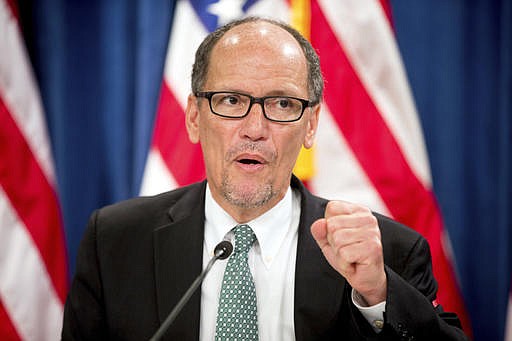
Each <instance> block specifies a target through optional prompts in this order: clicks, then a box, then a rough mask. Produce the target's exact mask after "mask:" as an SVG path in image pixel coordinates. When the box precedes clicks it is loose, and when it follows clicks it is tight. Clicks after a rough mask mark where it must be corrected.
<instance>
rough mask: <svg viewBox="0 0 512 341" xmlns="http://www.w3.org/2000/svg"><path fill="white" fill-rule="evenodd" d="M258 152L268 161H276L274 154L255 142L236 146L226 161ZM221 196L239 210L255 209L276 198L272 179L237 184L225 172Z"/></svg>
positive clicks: (230, 151)
mask: <svg viewBox="0 0 512 341" xmlns="http://www.w3.org/2000/svg"><path fill="white" fill-rule="evenodd" d="M254 151H258V152H259V153H261V154H262V155H264V156H265V157H266V159H267V160H269V161H274V160H275V159H276V154H275V153H274V152H269V151H268V150H265V149H264V148H263V147H261V145H260V144H258V143H256V142H246V143H244V144H241V145H238V146H236V147H234V148H232V149H231V150H229V152H228V153H227V155H226V160H227V161H228V160H232V159H233V158H234V156H235V155H237V154H239V153H242V152H254ZM220 189H221V194H222V196H223V197H224V199H226V201H227V202H229V203H230V204H232V205H235V206H238V207H240V208H257V207H262V206H264V205H265V204H267V203H268V202H269V201H270V200H271V199H272V198H274V197H275V196H276V192H275V189H274V185H273V183H272V179H266V180H265V182H264V183H261V184H255V183H237V182H235V181H233V178H232V177H231V176H230V175H229V174H228V171H227V170H224V171H223V172H222V183H221V188H220Z"/></svg>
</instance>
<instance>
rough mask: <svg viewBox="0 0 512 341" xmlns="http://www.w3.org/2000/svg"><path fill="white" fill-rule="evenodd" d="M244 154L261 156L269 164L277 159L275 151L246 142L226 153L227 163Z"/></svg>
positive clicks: (255, 143)
mask: <svg viewBox="0 0 512 341" xmlns="http://www.w3.org/2000/svg"><path fill="white" fill-rule="evenodd" d="M243 153H257V154H260V155H261V156H262V157H263V158H264V159H265V160H266V161H267V162H272V161H274V160H275V159H276V158H277V153H276V152H275V151H273V150H270V149H268V148H267V147H265V146H263V145H262V144H261V143H260V142H254V141H246V142H243V143H241V144H237V145H236V146H233V147H231V148H229V149H228V152H227V153H226V158H225V161H231V160H233V159H235V158H236V157H237V156H238V155H240V154H243Z"/></svg>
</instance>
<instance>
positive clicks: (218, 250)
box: [149, 240, 233, 341]
mask: <svg viewBox="0 0 512 341" xmlns="http://www.w3.org/2000/svg"><path fill="white" fill-rule="evenodd" d="M232 251H233V245H232V244H231V243H230V242H228V241H227V240H224V241H222V242H220V243H219V244H218V245H217V246H216V247H215V252H214V256H213V257H212V259H210V261H209V262H208V264H207V265H206V268H205V269H204V271H203V272H201V274H200V275H199V276H197V278H196V279H195V281H194V282H193V283H192V285H191V286H190V288H188V290H187V291H186V292H185V294H184V295H183V297H182V298H181V300H180V301H179V302H178V304H176V306H174V309H173V310H172V311H171V313H170V314H169V316H167V318H166V319H165V321H164V323H162V325H160V328H158V330H157V331H156V333H155V334H154V335H153V337H152V338H151V339H149V341H157V340H160V339H161V338H162V336H163V335H164V334H165V332H166V331H167V329H168V328H169V326H170V325H171V324H172V323H173V322H174V320H175V319H176V317H177V316H178V314H179V313H180V312H181V310H182V309H183V307H184V306H185V304H187V302H188V300H189V299H190V297H191V296H192V295H193V294H194V292H195V291H196V290H197V287H199V285H201V283H202V282H203V280H204V278H205V277H206V275H207V274H208V272H209V271H210V269H211V268H212V266H213V264H214V263H215V262H216V261H217V260H218V259H226V258H228V257H229V255H230V254H231V252H232Z"/></svg>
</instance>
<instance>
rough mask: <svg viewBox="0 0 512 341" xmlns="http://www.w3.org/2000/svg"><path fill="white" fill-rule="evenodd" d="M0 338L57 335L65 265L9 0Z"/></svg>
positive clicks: (1, 165)
mask: <svg viewBox="0 0 512 341" xmlns="http://www.w3.org/2000/svg"><path fill="white" fill-rule="evenodd" d="M0 51H2V52H1V56H0V222H1V224H0V335H1V338H2V340H20V339H22V340H57V339H58V338H59V335H60V329H61V325H62V313H63V303H64V299H65V295H66V292H67V276H68V275H67V264H66V251H65V242H64V234H63V230H62V223H61V216H60V208H59V202H58V198H57V194H56V188H55V175H54V169H53V161H52V153H51V148H50V143H49V141H48V136H47V133H46V124H45V121H44V115H43V109H42V105H41V100H40V97H39V93H38V88H37V85H36V81H35V78H34V75H33V74H32V69H31V65H30V61H29V58H28V55H27V52H26V49H25V46H24V40H23V36H22V33H21V29H20V25H19V22H18V12H17V9H16V6H15V3H14V2H12V1H6V0H0Z"/></svg>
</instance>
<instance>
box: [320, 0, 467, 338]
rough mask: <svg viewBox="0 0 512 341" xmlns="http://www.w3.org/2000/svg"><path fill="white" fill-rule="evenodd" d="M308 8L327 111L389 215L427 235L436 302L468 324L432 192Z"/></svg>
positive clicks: (329, 33) (327, 29)
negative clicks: (436, 283)
mask: <svg viewBox="0 0 512 341" xmlns="http://www.w3.org/2000/svg"><path fill="white" fill-rule="evenodd" d="M311 12H312V25H311V41H312V44H313V46H315V48H316V49H317V50H318V52H319V55H320V59H321V61H322V72H323V74H324V78H325V83H326V89H325V96H324V99H325V102H326V104H327V106H328V107H329V111H330V112H331V114H332V115H333V117H334V119H335V121H336V122H337V124H338V126H339V129H340V130H341V131H342V132H343V135H344V136H345V138H346V140H347V143H348V144H349V145H350V147H351V149H352V150H353V152H354V154H355V156H356V158H357V159H358V161H359V163H360V164H361V166H362V167H363V169H364V170H365V172H366V174H367V176H368V178H369V179H370V181H371V182H372V184H373V186H374V187H375V189H376V190H377V192H378V193H379V194H380V196H381V198H382V199H383V201H384V202H385V204H386V206H387V207H388V209H389V211H390V212H391V214H392V215H393V217H394V218H395V219H397V220H398V221H400V222H402V223H404V224H406V225H408V226H411V227H412V228H414V229H416V230H417V231H418V232H420V233H421V234H423V235H424V236H425V238H427V240H428V242H429V244H430V247H431V250H432V256H433V258H432V261H433V266H434V274H435V277H436V279H437V280H438V281H439V282H440V283H441V286H440V289H439V292H438V298H439V301H440V302H441V304H443V306H444V307H445V308H446V309H448V310H453V311H456V312H457V313H458V314H459V317H460V318H461V321H462V323H463V325H464V326H465V327H466V328H469V319H468V317H467V314H466V310H465V308H464V306H463V304H462V298H461V295H460V293H459V290H458V288H457V286H456V280H455V276H454V274H453V270H452V267H451V265H450V263H449V261H448V259H447V257H446V255H445V253H444V250H443V248H442V244H441V238H442V234H441V232H442V228H443V227H442V226H443V224H442V219H441V216H440V211H439V209H438V207H437V204H436V201H435V199H434V197H433V194H432V193H431V191H430V190H428V189H427V188H425V187H424V186H423V184H422V183H421V182H420V181H419V180H418V178H417V177H416V176H415V174H414V173H413V171H412V170H411V168H410V166H409V164H408V163H407V161H406V160H405V158H404V156H403V154H402V151H401V149H400V147H399V145H398V144H397V142H396V140H395V138H394V136H393V134H392V133H391V132H390V130H389V128H388V126H387V125H386V123H385V122H384V120H383V118H382V116H381V115H380V113H379V111H378V109H377V108H376V107H375V105H374V103H373V102H372V100H371V98H370V97H369V95H368V93H367V92H366V89H365V88H364V86H363V84H362V83H361V81H360V79H359V77H358V76H357V74H356V72H355V71H354V69H353V68H352V65H351V64H350V62H349V60H348V59H347V56H346V55H345V53H344V51H343V49H342V47H341V46H340V43H339V42H338V40H337V38H336V36H335V34H334V32H333V31H332V29H331V27H330V25H329V24H328V22H327V20H326V18H325V17H324V15H323V13H322V10H321V9H320V7H319V6H318V4H317V2H316V1H313V2H312V8H311ZM397 184H399V185H397Z"/></svg>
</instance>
